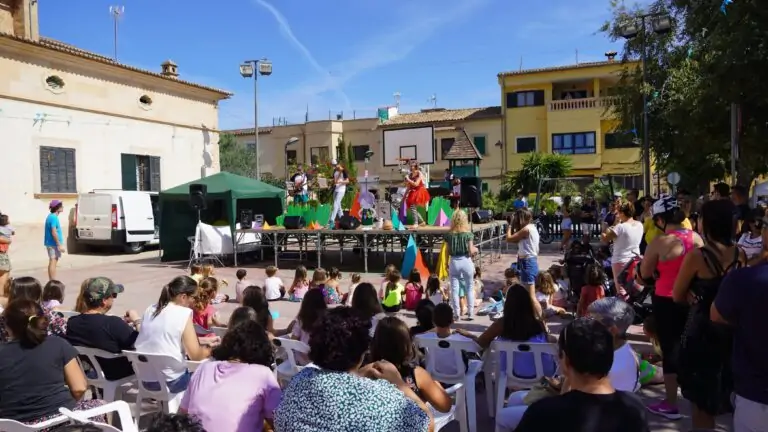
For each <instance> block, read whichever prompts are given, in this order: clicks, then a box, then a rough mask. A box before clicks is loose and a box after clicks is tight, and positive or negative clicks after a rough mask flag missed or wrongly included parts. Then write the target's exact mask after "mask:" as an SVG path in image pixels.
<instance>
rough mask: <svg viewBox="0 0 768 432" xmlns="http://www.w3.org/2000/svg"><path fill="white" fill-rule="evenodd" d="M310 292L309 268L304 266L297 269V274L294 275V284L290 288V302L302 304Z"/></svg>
mask: <svg viewBox="0 0 768 432" xmlns="http://www.w3.org/2000/svg"><path fill="white" fill-rule="evenodd" d="M308 290H309V280H308V279H307V268H306V267H304V266H298V267H296V273H294V275H293V283H292V284H291V287H290V288H288V300H290V301H292V302H300V301H301V300H302V299H303V298H304V295H305V294H306V293H307V291H308Z"/></svg>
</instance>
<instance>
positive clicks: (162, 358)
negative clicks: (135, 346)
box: [123, 350, 186, 425]
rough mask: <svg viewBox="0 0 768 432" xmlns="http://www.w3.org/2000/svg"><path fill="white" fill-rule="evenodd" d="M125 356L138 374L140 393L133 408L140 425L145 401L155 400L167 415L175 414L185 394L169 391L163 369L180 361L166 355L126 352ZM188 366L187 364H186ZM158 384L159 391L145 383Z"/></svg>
mask: <svg viewBox="0 0 768 432" xmlns="http://www.w3.org/2000/svg"><path fill="white" fill-rule="evenodd" d="M123 354H125V356H126V357H128V360H130V361H131V364H132V365H133V370H134V372H136V381H137V384H138V389H139V392H138V393H137V394H136V405H135V406H134V408H133V417H134V418H135V419H136V424H137V425H138V423H139V419H140V418H141V414H143V409H144V408H143V405H142V402H143V401H144V399H155V400H157V401H158V402H161V404H162V411H163V413H165V414H175V413H176V412H177V411H178V410H179V405H181V398H182V397H183V396H184V392H183V391H182V392H179V393H171V392H170V391H169V390H168V384H167V382H166V377H165V374H163V368H164V367H166V366H167V365H169V364H174V363H178V361H177V360H176V359H175V358H173V357H171V356H169V355H165V354H150V353H143V352H139V351H126V350H123ZM184 366H186V362H185V364H184ZM149 382H151V383H157V384H158V386H159V387H160V389H159V390H151V389H148V388H147V387H146V386H145V385H144V383H149Z"/></svg>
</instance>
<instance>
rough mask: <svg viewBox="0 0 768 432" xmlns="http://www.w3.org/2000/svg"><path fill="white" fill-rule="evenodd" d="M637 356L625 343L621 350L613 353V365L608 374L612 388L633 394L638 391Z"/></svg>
mask: <svg viewBox="0 0 768 432" xmlns="http://www.w3.org/2000/svg"><path fill="white" fill-rule="evenodd" d="M637 365H638V363H637V355H636V354H635V351H633V350H632V347H631V346H630V345H629V344H628V343H625V344H624V345H622V346H621V348H619V349H617V350H616V351H614V352H613V365H612V366H611V371H610V372H608V379H610V380H611V385H613V388H615V389H616V390H620V391H625V392H630V393H634V392H636V391H637V390H639V389H640V380H639V379H638V371H637Z"/></svg>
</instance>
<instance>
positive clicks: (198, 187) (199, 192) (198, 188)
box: [189, 183, 208, 211]
mask: <svg viewBox="0 0 768 432" xmlns="http://www.w3.org/2000/svg"><path fill="white" fill-rule="evenodd" d="M207 196H208V185H204V184H197V183H192V184H191V185H189V205H191V206H192V208H193V209H195V210H197V211H200V210H205V209H206V208H207V207H208V205H207V202H206V201H207Z"/></svg>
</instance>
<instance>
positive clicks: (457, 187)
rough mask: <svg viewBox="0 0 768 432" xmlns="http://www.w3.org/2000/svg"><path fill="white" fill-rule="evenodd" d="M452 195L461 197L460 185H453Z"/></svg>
mask: <svg viewBox="0 0 768 432" xmlns="http://www.w3.org/2000/svg"><path fill="white" fill-rule="evenodd" d="M453 194H454V195H456V196H458V195H461V185H453Z"/></svg>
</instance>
